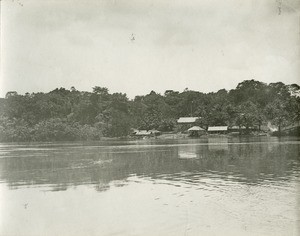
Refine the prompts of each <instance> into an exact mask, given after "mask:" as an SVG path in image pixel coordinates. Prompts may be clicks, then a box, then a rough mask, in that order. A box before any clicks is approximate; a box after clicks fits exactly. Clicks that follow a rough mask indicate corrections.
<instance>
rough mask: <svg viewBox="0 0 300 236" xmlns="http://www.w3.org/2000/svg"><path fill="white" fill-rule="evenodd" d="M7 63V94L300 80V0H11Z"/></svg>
mask: <svg viewBox="0 0 300 236" xmlns="http://www.w3.org/2000/svg"><path fill="white" fill-rule="evenodd" d="M0 73H1V74H0V75H1V79H0V97H4V96H5V94H6V92H8V91H17V92H18V93H19V94H24V93H26V92H29V93H32V92H49V91H51V90H53V89H55V88H60V87H64V88H67V89H70V88H71V87H72V86H74V87H75V88H76V89H77V90H81V91H92V87H94V86H100V87H107V88H108V89H109V91H110V92H111V93H113V92H122V93H126V94H127V95H128V96H129V97H130V98H133V97H134V96H136V95H144V94H147V93H149V92H150V91H151V90H154V91H156V92H159V93H164V91H165V90H176V91H183V90H184V89H185V88H188V89H190V90H197V91H201V92H205V93H206V92H213V91H218V90H219V89H222V88H225V89H227V90H229V89H233V88H235V87H236V86H237V84H238V83H240V82H242V81H243V80H249V79H255V80H259V81H262V82H265V83H272V82H279V81H281V82H283V83H285V84H292V83H297V84H300V1H299V0H243V1H241V0H222V1H220V0H201V1H200V0H189V1H182V0H85V1H82V0H81V1H79V0H43V1H41V0H2V1H1V72H0Z"/></svg>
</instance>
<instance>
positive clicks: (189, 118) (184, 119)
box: [177, 117, 200, 123]
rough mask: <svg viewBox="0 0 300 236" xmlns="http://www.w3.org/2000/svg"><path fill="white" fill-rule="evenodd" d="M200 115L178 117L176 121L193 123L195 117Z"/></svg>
mask: <svg viewBox="0 0 300 236" xmlns="http://www.w3.org/2000/svg"><path fill="white" fill-rule="evenodd" d="M199 118H200V117H180V118H179V119H178V120H177V123H194V122H196V120H197V119H199Z"/></svg>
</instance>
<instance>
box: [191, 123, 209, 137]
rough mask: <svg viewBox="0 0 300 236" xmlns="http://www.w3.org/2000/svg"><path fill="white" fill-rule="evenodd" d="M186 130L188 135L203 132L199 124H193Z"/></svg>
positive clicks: (196, 134) (198, 134)
mask: <svg viewBox="0 0 300 236" xmlns="http://www.w3.org/2000/svg"><path fill="white" fill-rule="evenodd" d="M188 132H189V134H190V136H194V137H195V136H196V137H197V136H200V135H202V134H205V130H204V129H202V128H201V127H200V126H193V127H191V128H189V129H188Z"/></svg>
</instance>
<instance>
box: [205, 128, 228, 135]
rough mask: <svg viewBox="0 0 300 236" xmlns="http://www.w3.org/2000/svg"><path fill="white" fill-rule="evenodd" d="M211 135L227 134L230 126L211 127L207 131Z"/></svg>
mask: <svg viewBox="0 0 300 236" xmlns="http://www.w3.org/2000/svg"><path fill="white" fill-rule="evenodd" d="M207 132H208V133H209V134H227V133H228V126H210V127H208V129H207Z"/></svg>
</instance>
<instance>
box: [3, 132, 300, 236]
mask: <svg viewBox="0 0 300 236" xmlns="http://www.w3.org/2000/svg"><path fill="white" fill-rule="evenodd" d="M299 200H300V141H299V139H296V138H281V139H279V138H275V137H272V138H270V137H260V138H258V137H257V138H248V139H247V138H243V139H239V138H203V139H182V140H137V141H105V142H104V141H103V142H92V143H81V142H68V143H31V144H15V143H10V144H0V235H4V236H6V235H7V236H9V235H20V236H23V235H24V236H25V235H26V236H32V235H36V236H41V235H42V236H43V235H51V236H52V235H55V236H57V235H62V236H68V235H70V236H73V235H76V236H77V235H78V236H79V235H97V236H98V235H146V236H147V235H153V236H157V235H161V236H169V235H170V236H176V235H182V236H185V235H195V236H196V235H197V236H198V235H203V236H206V235H207V236H210V235H217V236H219V235H220V236H221V235H222V236H223V235H230V236H235V235H236V236H237V235H238V236H244V235H253V236H254V235H255V236H258V235H259V236H268V235H270V236H276V235H282V236H286V235H289V236H290V235H300V201H299Z"/></svg>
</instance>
